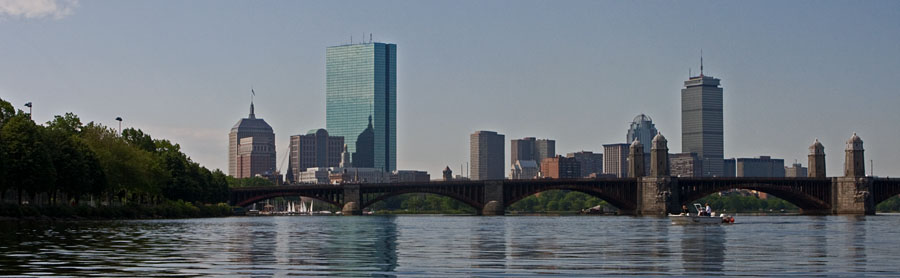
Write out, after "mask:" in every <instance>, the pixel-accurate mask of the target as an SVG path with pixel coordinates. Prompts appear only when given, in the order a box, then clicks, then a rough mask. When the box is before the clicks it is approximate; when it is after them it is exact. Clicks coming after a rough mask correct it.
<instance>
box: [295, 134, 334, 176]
mask: <svg viewBox="0 0 900 278" xmlns="http://www.w3.org/2000/svg"><path fill="white" fill-rule="evenodd" d="M290 140H291V144H290V154H289V155H288V173H287V175H288V176H289V178H288V180H289V181H297V179H298V178H299V177H300V173H301V172H304V171H306V169H307V168H313V167H318V168H327V167H338V166H340V163H341V152H343V149H344V138H343V137H340V136H331V135H329V134H328V131H327V130H325V129H321V128H320V129H313V130H310V131H309V132H307V133H306V134H303V135H293V136H291V139H290Z"/></svg>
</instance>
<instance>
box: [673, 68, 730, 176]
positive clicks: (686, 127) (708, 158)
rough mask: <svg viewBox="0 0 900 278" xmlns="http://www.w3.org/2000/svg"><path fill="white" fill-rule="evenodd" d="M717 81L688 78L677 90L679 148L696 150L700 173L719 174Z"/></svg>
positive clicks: (721, 137)
mask: <svg viewBox="0 0 900 278" xmlns="http://www.w3.org/2000/svg"><path fill="white" fill-rule="evenodd" d="M719 84H720V80H719V79H717V78H714V77H712V76H705V75H703V58H702V57H701V58H700V75H699V76H694V77H691V78H689V79H688V80H687V81H685V82H684V87H685V88H684V89H681V151H682V152H685V153H697V154H698V155H699V156H700V159H701V160H702V161H703V176H705V177H712V176H723V175H724V171H723V170H724V168H723V165H722V164H723V163H724V162H723V159H724V158H725V153H724V150H725V147H724V145H725V143H724V133H723V111H722V110H723V104H722V94H723V90H722V87H720V86H719Z"/></svg>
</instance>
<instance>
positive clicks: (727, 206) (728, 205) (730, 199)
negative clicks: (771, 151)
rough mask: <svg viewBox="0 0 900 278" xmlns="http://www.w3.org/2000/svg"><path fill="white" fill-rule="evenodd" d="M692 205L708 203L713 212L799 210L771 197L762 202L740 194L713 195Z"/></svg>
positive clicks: (754, 197) (792, 205)
mask: <svg viewBox="0 0 900 278" xmlns="http://www.w3.org/2000/svg"><path fill="white" fill-rule="evenodd" d="M694 203H700V204H706V203H709V206H710V207H711V208H712V209H713V210H715V211H720V212H722V211H727V212H758V211H769V210H770V209H771V210H774V211H780V210H782V209H783V210H787V211H796V210H799V208H797V206H795V205H794V204H791V203H789V202H788V201H785V200H782V199H779V198H776V197H774V196H771V195H770V196H769V197H768V198H766V199H765V200H763V199H760V198H757V197H756V196H742V195H740V194H730V195H722V196H719V195H718V194H713V195H709V196H706V197H704V198H701V199H700V200H697V201H694ZM688 206H690V205H688Z"/></svg>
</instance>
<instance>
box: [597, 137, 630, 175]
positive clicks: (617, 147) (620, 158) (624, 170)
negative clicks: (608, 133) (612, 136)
mask: <svg viewBox="0 0 900 278" xmlns="http://www.w3.org/2000/svg"><path fill="white" fill-rule="evenodd" d="M629 146H631V145H630V144H624V143H623V144H607V145H603V173H604V174H610V175H616V177H618V178H624V177H628V152H629V150H628V147H629Z"/></svg>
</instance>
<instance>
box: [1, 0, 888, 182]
mask: <svg viewBox="0 0 900 278" xmlns="http://www.w3.org/2000/svg"><path fill="white" fill-rule="evenodd" d="M206 3H210V2H206ZM394 3H395V4H396V2H394ZM461 4H462V5H463V6H466V7H477V9H474V10H467V9H459V8H456V9H453V8H450V7H442V6H445V5H446V4H438V3H432V4H417V3H412V4H410V5H409V6H410V7H409V10H410V11H414V12H415V11H418V12H421V13H422V14H421V15H418V14H413V15H411V16H410V17H407V18H405V19H394V18H388V19H385V18H383V17H378V19H377V20H376V19H375V17H374V15H366V14H365V13H363V12H361V11H356V10H357V9H346V7H345V6H346V5H347V4H340V3H336V4H332V3H328V4H324V3H315V4H312V3H301V4H292V5H295V6H297V7H294V8H296V10H298V11H299V12H300V13H301V14H302V15H306V16H307V17H308V18H309V17H311V18H309V19H302V20H299V19H298V20H294V21H291V20H288V19H286V17H285V16H284V15H282V14H279V13H272V17H271V18H268V17H267V19H265V20H263V19H258V17H251V16H245V17H240V16H238V17H235V16H234V15H236V14H239V13H238V12H237V11H238V10H239V9H238V8H240V7H241V5H238V4H237V3H236V2H222V3H221V6H222V9H223V12H222V14H209V13H203V12H200V11H199V10H198V8H197V7H196V6H194V5H188V7H182V8H183V9H177V8H172V9H171V11H170V10H169V9H168V8H166V9H163V8H161V7H160V6H157V5H155V4H153V3H133V4H130V5H129V4H128V3H115V2H113V3H107V4H106V5H99V4H97V3H95V2H87V3H81V4H80V5H79V6H78V7H75V8H73V9H72V10H71V12H70V13H68V14H67V15H65V16H61V17H60V18H56V17H48V18H16V17H7V18H5V19H4V21H2V22H0V26H4V28H2V29H0V34H2V35H3V36H4V37H11V38H20V39H18V40H10V41H11V43H10V44H9V45H7V46H5V47H4V48H3V50H4V51H2V53H0V58H3V60H4V61H6V62H5V64H4V65H2V66H0V84H2V85H0V97H2V98H3V99H7V100H10V101H11V102H12V103H13V104H14V105H16V108H18V109H24V107H22V106H21V105H22V104H23V103H25V102H33V104H34V112H35V115H34V118H35V120H36V121H37V122H41V123H42V122H46V121H47V120H49V119H50V118H51V117H52V116H53V115H59V114H63V113H65V112H70V111H71V112H75V113H76V114H78V115H81V116H82V120H84V121H85V122H88V121H96V122H99V123H103V124H106V125H108V126H116V124H117V123H116V122H115V121H114V118H115V117H117V116H122V117H123V118H124V123H123V127H134V128H140V129H143V130H144V131H145V132H148V133H150V134H152V135H154V136H155V137H161V138H167V139H170V140H173V141H174V142H177V143H179V144H181V145H182V147H183V149H184V151H185V152H186V153H187V154H188V155H190V156H191V157H192V158H193V159H194V160H195V161H197V162H199V163H201V164H203V165H206V166H208V167H211V168H219V169H222V170H223V171H225V170H226V169H227V161H228V158H227V156H226V155H225V153H224V152H223V151H222V150H224V149H227V145H226V144H227V142H226V141H224V140H222V139H221V138H223V137H224V136H225V134H226V133H227V131H225V130H227V128H228V127H230V126H232V125H233V124H234V121H235V120H237V119H240V118H242V117H245V116H246V107H247V105H248V101H247V100H248V98H249V96H247V94H249V93H248V92H249V89H250V87H251V86H253V87H255V88H256V92H257V94H258V95H257V98H256V101H255V104H256V106H257V107H256V110H257V113H258V114H261V115H264V116H265V118H266V120H267V121H269V123H270V124H271V125H272V127H273V128H274V130H275V134H276V136H277V138H276V140H275V142H276V143H277V146H276V148H277V153H278V157H277V161H278V164H279V165H278V166H279V167H281V166H282V165H280V164H281V161H282V159H283V156H284V155H285V154H286V153H287V142H289V139H288V138H289V137H288V136H289V135H292V134H299V133H301V132H302V131H305V130H309V129H313V128H318V127H322V126H324V125H325V107H324V106H325V105H324V104H325V100H324V99H325V96H324V94H325V90H324V86H325V78H324V72H325V71H324V68H325V66H324V61H325V57H324V55H323V52H324V51H323V50H324V49H325V47H327V46H329V45H337V44H341V43H342V42H344V41H346V42H349V39H350V36H351V35H352V36H353V37H354V41H355V42H356V41H357V40H361V39H362V38H363V37H362V36H360V35H362V31H368V32H372V33H374V36H375V38H376V40H379V41H388V42H394V43H397V44H398V45H402V46H403V52H402V53H400V54H399V56H398V57H397V60H398V73H397V75H398V77H397V79H398V89H397V98H398V104H397V106H398V115H397V121H398V123H397V126H398V130H397V140H398V142H397V145H398V146H400V147H399V148H398V150H397V164H398V165H397V166H398V167H397V168H398V169H421V170H427V171H428V172H430V173H432V175H434V174H435V173H439V171H440V170H441V169H443V168H444V166H447V165H449V166H450V168H451V169H452V170H453V171H454V172H455V173H463V172H464V171H460V169H458V167H459V165H460V164H461V163H464V162H465V161H468V155H467V154H468V140H467V138H466V135H468V134H471V133H472V132H474V131H476V130H492V131H497V132H499V133H502V134H505V135H506V136H508V137H509V138H522V137H526V136H535V137H539V138H553V139H555V140H556V141H557V153H569V152H577V151H581V150H587V151H594V152H600V150H601V149H602V145H603V144H610V143H619V142H621V136H622V133H623V132H622V130H624V129H625V128H627V124H625V123H626V122H627V120H628V119H630V118H631V117H632V116H633V115H636V114H638V113H646V114H648V115H652V116H653V117H654V120H656V121H655V122H654V124H655V125H656V126H657V128H658V129H659V130H661V131H662V132H663V133H664V134H665V135H667V139H669V146H670V148H671V151H670V152H671V153H679V152H680V150H679V148H680V146H681V140H682V139H681V138H680V136H677V134H680V133H681V127H680V124H679V120H680V116H679V115H678V109H679V107H678V99H679V93H678V91H679V90H680V89H681V82H682V81H683V80H684V79H685V78H686V77H687V75H688V69H689V68H693V70H694V73H695V74H696V73H697V72H698V71H699V68H698V67H699V65H698V64H699V63H698V62H699V61H698V60H699V57H698V52H699V49H700V48H703V50H704V52H705V55H704V58H705V66H706V70H707V71H711V72H712V75H715V76H716V77H718V78H722V80H723V81H722V82H723V87H727V90H726V91H725V94H726V95H725V109H724V111H725V112H724V113H725V115H724V118H725V123H724V125H725V129H726V130H727V131H726V132H725V138H724V141H725V157H726V158H730V157H757V156H761V155H769V156H772V157H777V158H782V159H784V160H785V161H794V160H797V161H801V162H804V161H805V156H806V155H807V147H808V146H809V144H810V143H811V142H812V141H813V140H814V139H816V138H818V139H819V140H820V141H821V142H822V143H823V144H824V146H825V152H826V153H827V156H826V159H827V163H826V165H827V167H828V172H827V174H828V175H829V176H836V175H839V174H840V173H841V172H842V169H841V167H842V165H843V164H842V162H841V159H842V157H843V156H842V155H841V153H842V149H843V148H842V146H843V142H844V140H845V139H846V137H847V134H850V133H852V132H858V133H859V134H860V136H861V137H864V138H866V143H867V147H868V148H870V149H872V150H876V151H874V152H869V153H868V155H867V159H872V160H874V162H875V165H874V166H875V167H874V168H875V169H874V172H875V174H876V175H881V176H897V175H900V169H898V167H897V166H895V165H900V158H898V157H900V155H898V151H897V150H894V149H891V148H890V146H891V144H890V143H891V142H892V141H893V138H897V137H898V136H900V131H897V130H896V129H893V128H885V127H891V126H892V124H894V123H896V122H897V121H898V120H900V115H898V113H896V112H893V110H892V107H893V106H894V105H896V103H900V97H898V96H897V95H898V94H897V91H900V81H897V80H896V78H891V77H892V76H894V77H895V76H897V74H898V71H900V69H897V67H896V65H897V64H900V63H898V61H900V58H898V56H897V54H896V53H892V51H890V49H894V48H895V47H896V45H897V38H896V36H893V35H889V34H895V33H897V30H898V27H900V26H898V23H897V22H896V20H895V19H894V18H895V16H894V15H893V14H891V13H892V12H890V11H897V10H900V9H898V8H897V5H898V4H897V3H893V2H866V3H862V4H860V5H837V4H833V3H820V4H819V5H816V6H815V7H810V6H808V5H802V4H797V3H788V5H784V6H783V7H781V9H779V10H777V11H771V10H769V9H765V12H764V11H763V10H764V9H762V8H763V6H766V5H764V4H760V3H757V4H756V5H751V4H746V3H706V4H698V3H684V4H679V5H676V4H671V5H667V4H659V5H646V4H640V3H638V4H635V5H633V6H624V7H623V6H622V5H623V4H618V3H590V2H571V4H570V5H560V6H550V5H547V4H541V3H539V2H523V3H521V4H520V5H517V6H516V7H512V9H513V10H515V11H517V12H519V14H520V15H517V16H507V17H503V18H501V19H492V18H491V14H490V13H489V12H486V11H485V10H490V9H492V8H493V6H495V5H496V6H499V5H502V3H481V4H477V5H476V4H474V2H468V3H461ZM173 5H175V6H178V5H185V4H184V3H173ZM361 6H364V7H363V8H360V9H359V10H366V8H372V9H376V10H378V11H382V12H389V11H385V10H384V9H383V8H377V7H375V5H373V4H362V5H361ZM388 6H390V5H388ZM673 6H685V7H673ZM192 7H193V9H191V8H192ZM143 8H146V9H143ZM441 9H447V13H446V14H440V15H437V16H434V14H431V13H429V11H434V10H441ZM123 10H124V11H132V12H135V13H136V14H135V18H136V19H148V18H149V19H152V18H155V17H156V16H159V15H162V14H166V13H164V12H171V17H172V21H171V22H169V23H161V24H159V26H141V25H140V24H138V23H139V22H141V21H139V20H133V19H129V18H124V17H122V16H121V15H118V14H116V11H123ZM138 10H140V12H139V11H138ZM288 10H289V9H288ZM579 10H584V11H585V12H584V13H582V12H579ZM615 10H621V11H623V12H622V13H623V14H630V15H635V16H636V17H635V18H634V19H628V18H621V17H617V16H616V15H614V14H611V13H609V11H615ZM685 10H694V11H693V12H699V13H705V14H713V13H712V12H715V13H714V17H713V18H712V19H707V20H710V21H713V22H714V23H715V24H712V23H710V22H705V21H701V20H697V19H689V18H683V17H681V15H683V14H684V11H685ZM738 10H740V11H741V12H737V11H738ZM189 11H190V12H189ZM271 11H272V10H271V9H269V8H267V7H252V8H251V9H249V12H248V13H249V14H250V15H261V14H267V13H271ZM337 11H340V12H341V13H347V15H346V16H339V17H336V18H337V19H335V20H329V19H327V18H326V17H327V16H334V14H336V13H337ZM545 11H549V12H545ZM643 11H647V12H646V13H645V12H643ZM241 12H243V11H241ZM317 12H318V13H324V15H322V16H315V15H314V14H315V13H317ZM588 12H591V13H598V14H599V15H598V16H590V17H589V16H587V14H588ZM804 12H807V13H806V15H805V16H803V17H802V18H803V21H798V20H797V19H795V18H793V17H794V16H795V15H796V14H798V13H804ZM194 13H199V16H205V17H207V18H209V19H211V21H210V22H215V23H217V24H219V23H224V22H227V21H225V19H226V18H234V19H235V22H234V23H227V24H225V25H224V26H223V27H213V26H211V25H208V24H200V25H199V26H194V25H190V26H188V25H183V24H182V23H183V22H184V21H185V20H186V19H187V17H188V15H193V14H194ZM307 13H309V15H307ZM654 13H655V14H656V15H657V16H656V17H658V18H656V19H652V20H651V21H650V23H641V22H640V21H641V20H649V19H648V17H649V16H648V15H649V14H654ZM741 13H746V14H747V15H746V16H742V15H741ZM844 13H847V14H849V15H851V16H847V18H854V20H856V22H854V24H844V23H845V22H844V20H846V19H839V20H836V19H835V18H836V16H835V15H839V14H844ZM426 14H428V15H430V17H433V18H434V20H433V21H425V20H424V15H426ZM762 14H765V15H766V16H767V18H769V19H771V20H770V21H767V23H766V24H761V25H763V26H750V25H747V23H748V22H747V21H748V20H749V19H747V18H748V17H753V16H760V15H762ZM539 15H546V16H544V17H541V16H539ZM564 15H568V16H566V17H564V18H566V19H567V20H557V21H554V20H552V19H554V18H557V19H558V18H560V17H562V16H564ZM853 15H855V16H853ZM861 15H866V16H861ZM301 17H303V16H301ZM529 17H531V18H548V20H547V25H546V26H544V25H541V24H528V23H527V21H525V19H527V18H529ZM458 18H467V19H470V20H469V21H468V22H466V23H465V24H463V25H461V26H457V25H455V23H458V22H457V21H455V20H453V19H458ZM731 18H733V20H732V19H731ZM841 18H844V17H841ZM725 19H729V20H728V21H724V20H725ZM113 20H116V22H120V23H121V24H119V25H121V26H122V27H115V26H100V25H108V24H103V23H105V22H111V21H113ZM339 20H346V21H347V23H339V24H334V25H333V26H326V25H328V23H337V22H338V21H339ZM504 20H507V21H508V22H513V23H522V25H523V26H509V25H506V24H504V23H503V22H504ZM307 21H309V22H321V23H318V24H316V25H315V26H322V28H321V29H322V30H312V29H311V28H304V27H303V26H304V25H303V24H301V23H306V22H307ZM367 21H369V22H371V21H377V22H378V23H376V24H372V25H368V24H365V23H366V22H367ZM412 22H429V23H428V24H423V25H425V26H426V29H427V28H428V27H430V28H433V29H434V30H433V31H424V30H421V29H417V28H413V27H404V26H402V25H410V23H412ZM451 22H452V23H453V24H451ZM542 22H543V21H542ZM796 22H802V23H803V24H791V23H796ZM98 23H101V24H100V25H98ZM585 23H587V24H585ZM660 23H663V25H671V26H672V27H667V26H662V27H659V26H656V25H658V24H660ZM241 24H243V25H241ZM281 24H283V25H284V26H280V25H281ZM580 24H584V25H586V26H589V27H578V26H579V25H580ZM622 24H624V25H634V26H631V27H629V28H625V29H624V30H623V31H615V30H613V29H615V28H617V27H619V28H620V27H622ZM514 25H515V24H514ZM847 25H849V26H852V27H847ZM248 26H252V27H248ZM474 26H483V27H484V28H482V29H479V30H473V32H464V31H466V30H469V29H470V28H473V27H474ZM507 27H514V28H511V29H509V30H510V32H504V30H506V29H508V28H507ZM676 27H677V28H676ZM123 28H134V29H135V30H136V32H133V33H130V35H123V36H122V37H121V41H120V40H115V41H110V40H109V38H107V37H104V36H103V35H102V34H101V33H104V32H119V31H122V30H123ZM704 28H710V29H713V31H715V32H714V33H716V34H717V36H715V37H713V38H703V37H702V36H700V35H699V34H692V32H690V31H692V30H693V31H696V30H702V29H704ZM359 29H363V30H360V31H357V30H359ZM680 29H684V30H687V31H685V32H673V30H680ZM862 29H865V30H870V31H867V32H858V31H854V30H862ZM224 30H228V31H227V32H225V31H224ZM871 30H874V31H871ZM232 31H233V32H232ZM620 32H625V33H620ZM667 32H668V33H673V34H678V36H683V38H681V37H678V36H669V35H663V34H664V33H667ZM225 33H234V34H225ZM693 33H698V32H693ZM117 34H118V33H117ZM200 34H206V35H200ZM198 35H199V36H198ZM529 35H532V36H529ZM604 36H615V37H616V38H617V40H616V41H605V40H603V39H602V37H604ZM76 37H77V38H78V40H77V41H75V38H76ZM232 37H234V38H232ZM237 37H240V38H237ZM534 37H538V38H550V39H547V40H534V39H531V38H534ZM744 37H746V38H744ZM188 38H191V39H192V40H193V39H194V38H196V41H195V42H192V41H189V40H188ZM301 40H302V41H301ZM751 40H752V41H751ZM760 41H761V42H760ZM775 41H778V42H779V43H777V44H776V43H771V42H775ZM269 42H273V43H269ZM522 42H529V43H531V45H530V47H527V48H509V45H510V44H515V43H522ZM279 43H281V44H283V45H284V46H279V45H278V44H279ZM220 44H221V47H220V48H218V47H212V46H213V45H217V46H218V45H220ZM659 45H665V46H666V47H659ZM475 46H477V47H475ZM625 46H634V47H625ZM288 48H289V50H290V51H287V49H288ZM626 48H631V49H626ZM69 49H73V50H69ZM450 49H453V50H463V51H448V50H450ZM548 50H556V51H548ZM860 68H864V69H860ZM462 69H466V70H465V71H464V70H462ZM500 72H502V74H499V73H500ZM48 80H49V82H48ZM635 81H640V82H635ZM546 92H553V93H549V94H548V93H546ZM631 99H633V100H636V101H635V102H631V101H628V100H631ZM211 100H213V101H211ZM519 111H528V112H529V113H520V112H519ZM473 112H474V113H473ZM770 137H775V138H777V139H768V138H770ZM504 165H506V166H507V167H508V165H511V162H509V161H506V162H505V163H504ZM804 165H805V164H804ZM866 166H869V165H866ZM867 170H869V169H867ZM282 172H283V173H284V169H282Z"/></svg>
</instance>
